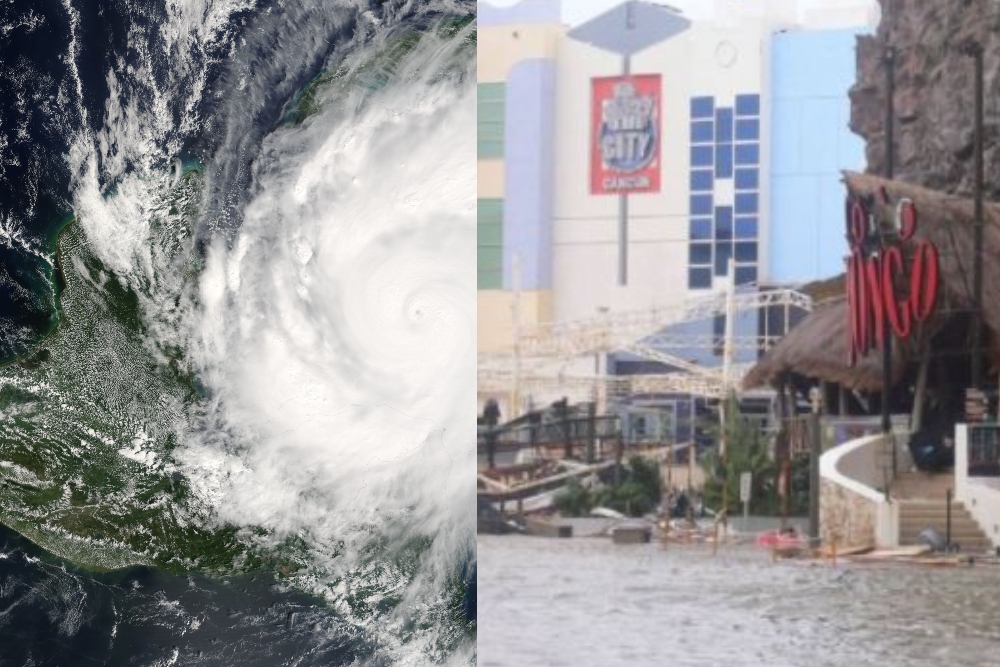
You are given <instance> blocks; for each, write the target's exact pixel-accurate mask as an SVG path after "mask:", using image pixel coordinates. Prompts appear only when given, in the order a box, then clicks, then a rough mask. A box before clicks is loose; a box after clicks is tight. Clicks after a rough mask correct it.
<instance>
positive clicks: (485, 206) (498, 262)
mask: <svg viewBox="0 0 1000 667" xmlns="http://www.w3.org/2000/svg"><path fill="white" fill-rule="evenodd" d="M476 203H477V223H478V224H477V237H476V245H477V250H478V252H477V254H476V259H477V287H478V289H481V290H487V289H502V288H503V200H502V199H479V200H477V202H476Z"/></svg>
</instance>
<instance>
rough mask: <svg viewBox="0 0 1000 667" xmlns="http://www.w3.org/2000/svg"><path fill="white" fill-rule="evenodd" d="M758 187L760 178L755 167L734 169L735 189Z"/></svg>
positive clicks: (753, 188) (754, 188)
mask: <svg viewBox="0 0 1000 667" xmlns="http://www.w3.org/2000/svg"><path fill="white" fill-rule="evenodd" d="M758 187H760V179H758V177H757V169H756V167H754V168H744V169H737V170H736V189H737V190H756V189H757V188H758Z"/></svg>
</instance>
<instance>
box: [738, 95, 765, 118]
mask: <svg viewBox="0 0 1000 667" xmlns="http://www.w3.org/2000/svg"><path fill="white" fill-rule="evenodd" d="M736 115H737V116H759V115H760V95H737V96H736Z"/></svg>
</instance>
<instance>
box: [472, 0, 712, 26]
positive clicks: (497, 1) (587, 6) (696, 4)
mask: <svg viewBox="0 0 1000 667" xmlns="http://www.w3.org/2000/svg"><path fill="white" fill-rule="evenodd" d="M482 1H483V0H480V2H482ZM518 2H520V0H488V4H491V5H494V6H496V7H509V6H511V5H516V4H517V3H518ZM622 2H623V0H563V3H562V15H563V20H564V21H566V23H568V24H570V25H577V24H579V23H582V22H584V21H586V20H587V19H590V18H593V17H594V16H597V15H598V14H600V13H601V12H603V11H605V10H607V9H610V8H611V7H614V6H615V5H619V4H621V3H622ZM663 4H668V5H671V6H672V7H677V8H678V9H680V10H682V11H683V12H684V13H685V14H686V15H688V16H691V17H699V16H702V15H703V14H704V13H705V10H706V9H709V10H710V9H711V5H712V3H711V2H708V1H706V0H669V1H665V2H664V3H663Z"/></svg>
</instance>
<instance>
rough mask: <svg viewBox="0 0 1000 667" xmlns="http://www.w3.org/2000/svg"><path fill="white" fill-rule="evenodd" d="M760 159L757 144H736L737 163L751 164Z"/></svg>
mask: <svg viewBox="0 0 1000 667" xmlns="http://www.w3.org/2000/svg"><path fill="white" fill-rule="evenodd" d="M759 161H760V149H759V148H758V147H757V144H736V164H738V165H751V164H757V163H758V162H759Z"/></svg>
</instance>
